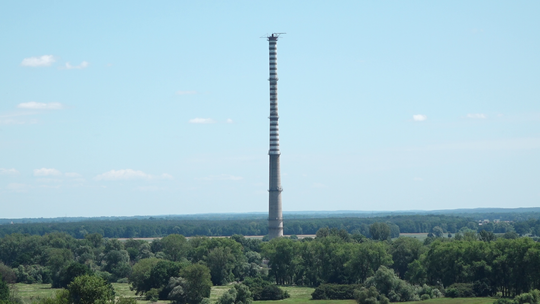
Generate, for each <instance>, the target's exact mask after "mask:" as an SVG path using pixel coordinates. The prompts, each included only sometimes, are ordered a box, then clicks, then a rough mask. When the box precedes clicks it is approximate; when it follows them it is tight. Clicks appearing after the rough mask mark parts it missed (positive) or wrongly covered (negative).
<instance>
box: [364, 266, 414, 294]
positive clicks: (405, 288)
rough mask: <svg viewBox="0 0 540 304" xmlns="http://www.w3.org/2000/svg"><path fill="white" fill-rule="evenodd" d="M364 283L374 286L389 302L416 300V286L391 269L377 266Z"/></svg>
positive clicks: (367, 285)
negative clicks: (373, 273) (372, 274)
mask: <svg viewBox="0 0 540 304" xmlns="http://www.w3.org/2000/svg"><path fill="white" fill-rule="evenodd" d="M364 285H365V286H366V287H375V289H376V290H377V292H379V293H380V294H381V295H384V296H385V297H387V298H388V299H389V300H390V301H391V302H406V301H418V300H420V297H419V296H418V292H417V288H415V286H413V285H411V284H409V283H407V282H406V281H404V280H402V279H400V278H399V277H398V276H397V275H396V274H395V273H394V271H393V270H392V269H389V268H386V267H385V266H381V267H379V269H378V270H377V272H376V273H375V275H374V276H372V277H369V278H367V280H366V281H365V283H364Z"/></svg>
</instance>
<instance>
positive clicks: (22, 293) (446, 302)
mask: <svg viewBox="0 0 540 304" xmlns="http://www.w3.org/2000/svg"><path fill="white" fill-rule="evenodd" d="M112 285H113V287H114V290H115V292H116V295H117V296H123V297H128V298H136V299H137V302H138V303H141V304H142V303H145V304H146V303H149V301H146V300H144V299H143V298H142V297H137V296H136V295H135V292H133V291H131V290H130V289H129V284H127V283H113V284H112ZM14 286H15V289H16V293H17V294H18V296H19V297H20V298H21V299H22V300H23V302H24V303H32V302H33V301H35V300H38V299H40V298H48V297H51V296H53V295H54V293H55V292H56V289H52V288H51V285H50V284H31V285H29V284H20V283H19V284H15V285H14ZM229 288H231V286H214V287H212V293H211V295H210V300H211V301H212V302H213V303H215V302H216V301H217V299H218V298H219V297H220V296H221V295H222V294H223V293H225V292H227V290H229ZM282 288H283V289H285V290H287V292H289V294H290V295H291V297H290V298H288V299H285V300H281V301H257V302H256V303H258V304H265V303H275V304H277V303H283V304H287V303H311V304H355V303H356V301H354V300H317V301H314V300H311V293H312V292H313V290H314V289H313V288H309V287H282ZM493 302H494V299H492V298H457V299H452V298H441V299H433V300H427V301H421V302H407V303H408V304H492V303H493ZM157 303H169V301H160V302H157Z"/></svg>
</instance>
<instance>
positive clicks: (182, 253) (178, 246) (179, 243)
mask: <svg viewBox="0 0 540 304" xmlns="http://www.w3.org/2000/svg"><path fill="white" fill-rule="evenodd" d="M161 245H162V246H163V252H165V254H167V256H168V257H169V259H171V260H172V261H180V260H182V258H185V257H186V256H187V254H188V251H189V244H188V242H187V240H186V238H185V237H184V236H183V235H180V234H170V235H168V236H166V237H164V238H163V239H161Z"/></svg>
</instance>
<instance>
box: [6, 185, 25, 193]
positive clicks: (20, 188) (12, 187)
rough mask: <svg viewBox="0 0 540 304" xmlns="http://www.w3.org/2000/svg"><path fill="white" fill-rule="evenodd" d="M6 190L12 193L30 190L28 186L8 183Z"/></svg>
mask: <svg viewBox="0 0 540 304" xmlns="http://www.w3.org/2000/svg"><path fill="white" fill-rule="evenodd" d="M6 188H7V189H8V190H10V191H13V192H25V191H27V190H28V189H29V188H30V186H29V185H26V184H19V183H10V184H8V185H7V187H6Z"/></svg>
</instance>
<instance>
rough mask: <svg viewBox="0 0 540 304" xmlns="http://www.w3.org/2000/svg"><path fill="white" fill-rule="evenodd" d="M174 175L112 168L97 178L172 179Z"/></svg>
mask: <svg viewBox="0 0 540 304" xmlns="http://www.w3.org/2000/svg"><path fill="white" fill-rule="evenodd" d="M172 178H173V177H172V175H170V174H167V173H163V174H162V175H160V176H155V175H151V174H146V173H144V172H142V171H139V170H133V169H120V170H111V171H108V172H105V173H103V174H99V175H98V176H96V177H95V179H96V180H107V181H113V180H133V179H172Z"/></svg>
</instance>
